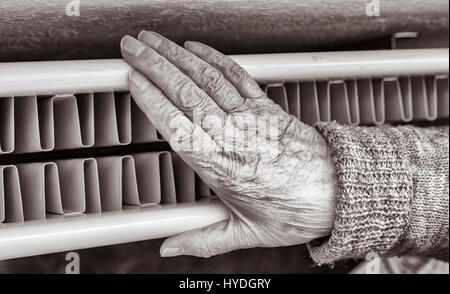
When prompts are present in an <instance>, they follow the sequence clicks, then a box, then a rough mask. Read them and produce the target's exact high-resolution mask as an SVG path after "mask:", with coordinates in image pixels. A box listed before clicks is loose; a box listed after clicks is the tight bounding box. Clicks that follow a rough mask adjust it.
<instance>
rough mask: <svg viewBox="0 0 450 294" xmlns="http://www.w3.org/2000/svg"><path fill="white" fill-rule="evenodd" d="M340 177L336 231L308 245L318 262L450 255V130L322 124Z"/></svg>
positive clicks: (442, 257)
mask: <svg viewBox="0 0 450 294" xmlns="http://www.w3.org/2000/svg"><path fill="white" fill-rule="evenodd" d="M316 129H317V130H318V131H319V132H320V133H321V134H322V135H323V137H324V138H325V140H326V141H327V143H328V145H329V148H330V150H331V155H332V158H333V161H334V164H335V169H336V176H337V185H338V187H337V199H336V216H335V222H334V228H333V230H332V232H331V235H330V236H329V237H327V238H325V239H321V240H314V241H312V242H310V243H309V244H308V248H309V251H310V254H311V257H312V258H313V260H314V261H315V262H316V263H318V264H326V263H334V262H336V261H339V260H342V259H347V258H364V257H365V256H366V255H367V254H368V253H376V254H379V255H385V256H396V255H422V256H432V257H437V258H441V259H445V260H448V240H449V237H448V236H449V235H448V218H449V211H448V205H449V147H448V146H449V137H448V135H449V127H448V126H443V127H427V128H420V127H414V126H399V127H385V126H384V127H357V126H344V125H339V124H337V123H336V122H331V123H318V124H317V125H316Z"/></svg>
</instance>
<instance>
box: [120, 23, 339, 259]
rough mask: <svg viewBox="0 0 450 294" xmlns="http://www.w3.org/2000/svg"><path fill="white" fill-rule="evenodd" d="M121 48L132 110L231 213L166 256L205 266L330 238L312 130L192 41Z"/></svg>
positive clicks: (166, 249) (325, 171)
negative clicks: (223, 257) (234, 255)
mask: <svg viewBox="0 0 450 294" xmlns="http://www.w3.org/2000/svg"><path fill="white" fill-rule="evenodd" d="M138 39H139V40H137V39H135V38H133V37H130V36H125V37H124V38H123V39H122V41H121V49H122V55H123V57H124V59H125V60H126V61H127V62H128V63H129V64H130V65H131V66H132V67H133V68H135V69H136V70H133V71H132V72H130V75H129V82H130V91H131V94H132V96H133V97H134V99H135V100H136V103H137V104H138V105H139V107H140V108H141V109H142V111H143V112H144V113H145V114H146V115H147V116H148V118H149V119H150V120H151V121H152V123H153V124H154V125H155V126H156V128H157V129H158V131H159V132H160V133H161V134H162V135H163V137H164V138H165V139H166V140H167V141H168V142H170V144H171V146H172V148H173V149H174V150H175V151H177V152H178V154H179V155H180V156H181V157H182V158H183V160H184V161H186V162H187V163H188V164H189V165H190V166H191V167H192V168H193V169H194V170H195V171H196V172H197V173H198V174H199V176H200V177H201V178H202V179H203V180H204V181H205V182H206V183H207V184H208V185H209V186H210V187H211V188H212V189H213V190H214V191H215V192H216V193H217V195H218V196H219V197H220V199H221V200H222V201H223V202H224V203H225V204H226V205H227V206H228V207H229V208H230V210H231V218H230V219H229V220H226V221H223V222H219V223H216V224H213V225H211V226H209V227H206V228H203V229H198V230H193V231H189V232H185V233H182V234H180V235H178V236H175V237H171V238H169V239H167V240H166V241H165V242H164V244H163V245H162V246H161V255H162V256H176V255H195V256H202V257H209V256H212V255H216V254H220V253H225V252H228V251H231V250H235V249H241V248H250V247H276V246H287V245H295V244H301V243H305V242H308V241H310V240H312V239H315V238H318V237H322V236H326V235H328V234H329V233H330V232H331V229H332V227H333V220H334V201H335V200H334V198H335V196H334V193H335V185H334V177H335V176H334V170H333V163H332V162H331V159H330V156H329V153H328V150H327V146H326V143H325V141H324V139H323V138H322V137H321V135H320V134H319V133H318V132H317V131H316V130H315V129H314V128H312V127H310V126H308V125H305V124H303V123H302V122H300V121H299V120H297V119H296V118H295V117H293V116H291V115H289V114H287V113H286V112H285V111H283V110H282V109H281V108H280V107H279V106H278V105H277V104H275V103H273V102H272V100H270V99H269V98H268V97H267V96H266V95H265V93H264V92H263V91H262V90H261V89H260V87H259V86H258V85H257V83H256V82H255V81H254V80H253V79H252V78H251V77H250V76H249V75H248V73H247V72H246V71H245V70H244V69H242V68H241V67H240V66H239V65H237V64H236V63H235V62H234V61H232V60H231V59H230V58H228V57H227V56H225V55H223V54H221V53H219V52H218V51H216V50H214V49H213V48H211V47H208V46H206V45H204V44H201V43H198V42H190V41H189V42H186V43H185V48H182V47H180V46H178V45H176V44H175V43H173V42H171V41H169V40H168V39H166V38H164V37H162V36H160V35H158V34H156V33H153V32H142V33H141V34H139V37H138Z"/></svg>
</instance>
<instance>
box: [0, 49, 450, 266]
mask: <svg viewBox="0 0 450 294" xmlns="http://www.w3.org/2000/svg"><path fill="white" fill-rule="evenodd" d="M232 58H233V59H235V61H236V62H238V63H239V64H241V65H242V66H243V67H244V68H245V69H247V70H248V72H249V73H250V74H251V75H252V76H253V77H255V79H256V80H257V81H258V82H259V83H260V85H261V87H262V89H263V90H264V91H265V92H266V93H267V95H268V96H269V98H271V99H273V100H274V101H275V102H276V103H277V104H279V105H280V106H281V107H282V108H283V109H284V110H286V111H287V112H288V113H290V114H292V115H294V116H295V117H297V118H298V119H300V120H301V121H303V122H305V123H307V124H311V125H312V124H314V123H316V122H318V121H331V120H337V121H339V122H340V123H344V124H351V125H380V124H384V123H407V122H411V121H414V122H421V121H446V122H448V118H449V113H448V112H449V105H448V101H449V94H448V65H447V64H448V49H430V50H428V51H427V50H409V51H406V50H405V51H401V50H393V51H367V52H362V51H360V52H336V53H333V52H331V53H317V54H316V53H311V54H308V53H305V54H303V53H301V54H275V55H270V54H269V55H248V56H245V55H241V56H233V57H232ZM373 60H377V63H375V62H373ZM442 61H446V63H445V64H443V63H442ZM128 70H129V67H128V65H127V64H126V63H125V62H123V61H122V60H94V61H64V62H43V63H32V62H31V63H15V64H14V63H9V64H8V63H6V64H5V63H4V64H0V228H1V227H3V228H2V229H1V230H0V259H5V258H15V257H21V256H28V255H35V254H45V253H50V252H56V251H64V250H73V249H78V248H88V247H95V246H104V245H109V244H117V243H122V242H131V241H138V240H146V239H150V238H159V237H165V236H170V235H173V234H177V233H180V232H183V231H186V230H190V229H195V228H198V227H202V226H205V225H208V224H212V223H215V222H218V221H221V220H224V219H226V218H228V217H229V211H228V209H226V208H225V207H224V206H223V205H222V204H220V202H217V201H215V200H211V201H209V200H208V201H201V200H203V199H213V198H214V197H212V196H214V193H213V191H211V190H210V188H209V187H208V186H207V185H206V184H205V183H204V182H203V181H202V180H201V179H200V177H199V176H198V175H196V174H195V173H194V171H193V170H192V169H190V167H188V166H187V165H186V164H185V163H184V162H183V161H182V160H181V159H180V158H179V157H178V155H176V154H175V153H173V152H171V151H170V149H169V147H168V146H169V145H168V144H167V143H165V142H163V140H162V138H161V136H160V135H159V134H158V132H157V131H156V129H155V127H154V126H153V125H152V124H151V122H150V121H149V120H148V119H147V118H146V116H145V115H144V114H143V113H142V112H141V111H140V109H139V108H138V106H137V105H136V104H135V102H134V101H133V99H132V97H131V96H130V93H129V92H128V91H127V85H128V84H127V72H128ZM158 146H159V147H158ZM136 208H137V209H136ZM87 232H88V233H87ZM30 243H32V244H33V246H29V244H30Z"/></svg>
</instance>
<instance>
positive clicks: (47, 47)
mask: <svg viewBox="0 0 450 294" xmlns="http://www.w3.org/2000/svg"><path fill="white" fill-rule="evenodd" d="M70 1H71V0H45V1H37V0H15V1H10V0H0V61H24V60H49V59H83V58H115V57H120V52H119V41H120V38H121V37H122V36H123V35H125V34H130V35H137V34H138V33H139V32H140V31H141V30H155V31H158V32H159V33H161V34H163V35H166V36H168V37H169V38H171V39H173V40H175V41H177V42H178V43H180V44H182V43H183V42H184V41H186V40H197V41H201V42H205V43H207V44H209V45H212V46H214V47H216V48H218V49H219V50H221V51H223V52H224V53H227V54H237V53H263V52H264V53H266V52H292V51H318V50H336V49H354V48H367V47H371V46H375V45H374V44H376V45H377V46H378V45H380V42H381V43H383V42H384V45H386V44H387V43H386V42H385V41H386V40H388V39H389V37H390V36H391V35H392V34H393V33H395V32H398V31H418V32H420V34H421V36H422V41H421V42H420V44H421V46H424V47H448V11H449V8H448V1H447V0H428V1H421V0H379V2H380V16H379V17H368V16H367V15H366V13H365V11H366V5H367V3H369V2H371V1H370V0H339V1H336V0H314V1H313V0H272V1H267V0H252V1H247V0H218V1H212V0H190V1H174V0H121V1H110V0H89V1H88V0H80V3H81V5H80V16H78V17H76V16H67V15H66V11H65V7H66V5H67V4H68V3H69V2H70Z"/></svg>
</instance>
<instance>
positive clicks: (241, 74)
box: [225, 62, 247, 84]
mask: <svg viewBox="0 0 450 294" xmlns="http://www.w3.org/2000/svg"><path fill="white" fill-rule="evenodd" d="M225 70H226V72H227V74H228V75H229V76H231V77H233V79H234V81H235V82H237V83H240V84H242V83H244V82H245V80H246V78H247V72H246V71H245V70H244V69H243V68H242V67H240V66H239V65H238V64H237V63H234V62H233V63H232V64H231V65H230V66H228V67H227V68H226V69H225Z"/></svg>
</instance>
